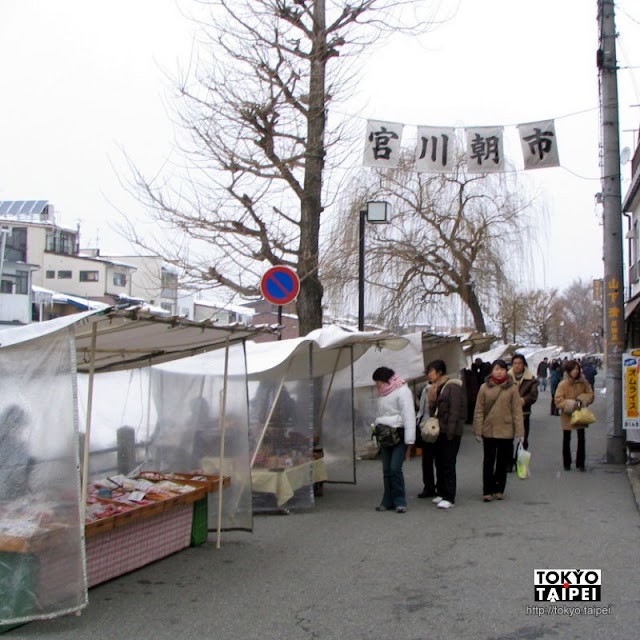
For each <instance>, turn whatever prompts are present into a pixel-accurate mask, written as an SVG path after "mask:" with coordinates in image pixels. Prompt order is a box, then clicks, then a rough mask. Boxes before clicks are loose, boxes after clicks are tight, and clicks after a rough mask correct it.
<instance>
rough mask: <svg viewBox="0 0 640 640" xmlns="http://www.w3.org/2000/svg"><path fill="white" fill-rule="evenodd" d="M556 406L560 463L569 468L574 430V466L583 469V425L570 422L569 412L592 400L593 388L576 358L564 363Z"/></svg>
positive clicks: (584, 450)
mask: <svg viewBox="0 0 640 640" xmlns="http://www.w3.org/2000/svg"><path fill="white" fill-rule="evenodd" d="M555 402H556V407H557V408H558V409H560V410H561V414H560V426H561V427H562V463H563V464H564V470H565V471H569V470H570V469H571V460H572V456H571V432H572V431H575V432H576V433H577V437H578V448H577V451H576V468H577V469H578V470H579V471H584V470H585V457H586V438H585V426H584V425H581V426H576V425H572V424H571V414H572V413H573V412H574V411H575V410H576V409H579V408H580V407H586V406H587V405H590V404H591V403H592V402H593V389H592V387H591V385H590V384H589V382H588V381H587V380H586V378H585V377H584V376H583V375H582V369H581V367H580V363H579V362H577V361H576V360H567V362H566V363H565V365H564V378H563V379H562V381H561V382H560V384H559V385H558V389H557V390H556V394H555Z"/></svg>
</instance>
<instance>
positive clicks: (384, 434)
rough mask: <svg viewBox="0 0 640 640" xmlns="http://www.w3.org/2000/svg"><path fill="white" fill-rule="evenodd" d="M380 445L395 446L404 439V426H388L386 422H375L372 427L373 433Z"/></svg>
mask: <svg viewBox="0 0 640 640" xmlns="http://www.w3.org/2000/svg"><path fill="white" fill-rule="evenodd" d="M372 437H374V438H375V439H376V440H377V442H378V445H379V446H381V447H395V445H397V444H398V443H399V442H402V441H403V440H404V428H402V427H400V428H396V427H388V426H387V425H386V424H377V425H375V426H374V427H373V435H372Z"/></svg>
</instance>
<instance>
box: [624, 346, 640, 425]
mask: <svg viewBox="0 0 640 640" xmlns="http://www.w3.org/2000/svg"><path fill="white" fill-rule="evenodd" d="M638 356H640V351H638V350H637V349H634V350H633V351H631V353H629V352H627V353H625V354H624V355H623V358H622V428H623V429H638V428H640V395H639V393H638V391H639V390H638V378H639V377H640V376H639V375H638V368H639V367H640V359H638Z"/></svg>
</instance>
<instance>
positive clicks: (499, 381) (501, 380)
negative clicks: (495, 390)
mask: <svg viewBox="0 0 640 640" xmlns="http://www.w3.org/2000/svg"><path fill="white" fill-rule="evenodd" d="M506 381H507V376H505V377H504V378H496V377H495V376H494V375H491V382H493V384H497V385H498V386H500V385H501V384H504V383H505V382H506Z"/></svg>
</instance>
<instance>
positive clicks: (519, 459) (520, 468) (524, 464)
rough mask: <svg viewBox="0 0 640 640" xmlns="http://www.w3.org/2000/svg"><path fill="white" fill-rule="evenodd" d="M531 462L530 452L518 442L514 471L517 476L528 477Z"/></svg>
mask: <svg viewBox="0 0 640 640" xmlns="http://www.w3.org/2000/svg"><path fill="white" fill-rule="evenodd" d="M530 462H531V454H530V453H529V452H528V451H527V450H526V449H525V448H524V447H523V446H522V445H521V444H520V445H518V453H517V455H516V471H517V473H518V478H522V479H523V480H524V479H525V478H528V477H529V463H530Z"/></svg>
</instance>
